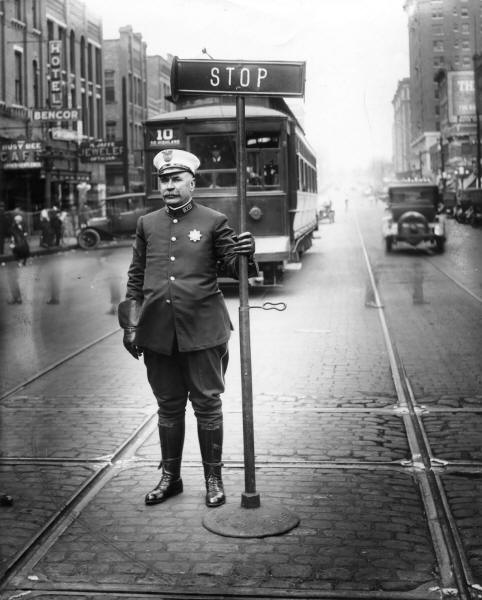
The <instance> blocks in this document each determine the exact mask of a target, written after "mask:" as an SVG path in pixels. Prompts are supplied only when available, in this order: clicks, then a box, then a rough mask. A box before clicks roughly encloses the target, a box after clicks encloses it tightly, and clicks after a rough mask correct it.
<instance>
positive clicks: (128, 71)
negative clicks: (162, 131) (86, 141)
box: [104, 25, 148, 194]
mask: <svg viewBox="0 0 482 600" xmlns="http://www.w3.org/2000/svg"><path fill="white" fill-rule="evenodd" d="M104 77H105V122H106V140H107V141H109V142H113V143H115V144H117V145H119V146H120V147H122V149H123V150H122V153H121V154H120V155H119V160H115V161H112V162H109V163H106V183H107V192H108V193H109V194H116V193H122V192H124V191H141V190H143V189H144V168H143V145H144V135H143V125H142V123H143V121H145V120H146V118H147V115H148V111H147V57H146V44H145V42H143V40H142V35H141V34H140V33H134V31H133V30H132V27H131V26H130V25H128V26H126V27H121V28H120V29H119V38H117V39H112V40H104Z"/></svg>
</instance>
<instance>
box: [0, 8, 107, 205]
mask: <svg viewBox="0 0 482 600" xmlns="http://www.w3.org/2000/svg"><path fill="white" fill-rule="evenodd" d="M103 105H104V99H103V69H102V22H101V20H100V19H99V18H97V17H95V16H94V15H92V14H90V13H89V11H88V10H87V9H86V6H85V4H84V3H83V2H81V1H79V0H8V1H4V2H0V148H1V154H0V195H1V198H2V201H3V202H4V203H5V205H6V208H7V210H11V209H13V208H15V207H20V208H22V209H23V210H25V211H27V212H29V213H34V214H35V213H38V211H40V210H41V209H42V208H44V207H50V206H52V205H54V204H55V205H57V206H59V207H62V208H65V209H68V208H73V207H75V206H76V205H77V206H78V199H79V195H80V196H83V195H85V194H86V192H87V191H88V190H91V193H92V194H94V195H97V194H100V195H101V194H103V193H104V187H103V186H104V167H103V165H84V164H83V163H82V162H81V161H80V152H79V146H80V144H81V143H82V142H83V141H84V140H86V139H94V138H102V137H103V136H104V114H103Z"/></svg>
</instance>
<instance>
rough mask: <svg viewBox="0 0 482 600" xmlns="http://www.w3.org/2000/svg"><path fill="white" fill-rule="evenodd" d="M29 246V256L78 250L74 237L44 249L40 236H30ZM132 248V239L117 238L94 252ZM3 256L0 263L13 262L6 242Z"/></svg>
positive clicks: (65, 238) (106, 242) (103, 243)
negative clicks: (107, 248)
mask: <svg viewBox="0 0 482 600" xmlns="http://www.w3.org/2000/svg"><path fill="white" fill-rule="evenodd" d="M27 239H28V243H29V246H30V256H43V255H48V254H57V253H58V252H68V251H69V250H80V246H79V244H78V241H77V238H76V237H64V238H63V239H62V241H61V242H60V246H51V247H49V248H45V247H43V246H41V245H40V234H33V235H30V236H29V237H28V238H27ZM130 246H132V238H124V239H123V238H119V239H116V240H109V241H103V242H101V243H100V244H99V246H98V247H97V248H95V249H94V250H102V249H104V248H106V247H115V248H120V247H130ZM4 250H5V252H4V254H0V263H7V262H12V261H14V260H15V259H14V257H13V255H12V252H11V250H10V248H9V247H8V243H7V241H5V247H4Z"/></svg>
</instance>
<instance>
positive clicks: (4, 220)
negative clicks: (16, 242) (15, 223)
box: [0, 202, 10, 254]
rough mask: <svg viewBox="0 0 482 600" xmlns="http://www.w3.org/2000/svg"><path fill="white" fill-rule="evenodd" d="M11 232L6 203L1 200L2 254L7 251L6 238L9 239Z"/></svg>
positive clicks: (0, 233) (0, 239)
mask: <svg viewBox="0 0 482 600" xmlns="http://www.w3.org/2000/svg"><path fill="white" fill-rule="evenodd" d="M9 232H10V219H9V216H8V213H7V212H6V211H5V204H4V203H3V202H0V254H4V253H5V240H7V241H8V236H9Z"/></svg>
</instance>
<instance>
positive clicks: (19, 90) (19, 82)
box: [14, 52, 23, 104]
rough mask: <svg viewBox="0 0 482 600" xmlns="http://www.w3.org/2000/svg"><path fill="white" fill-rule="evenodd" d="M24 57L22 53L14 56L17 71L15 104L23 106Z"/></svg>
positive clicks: (16, 53)
mask: <svg viewBox="0 0 482 600" xmlns="http://www.w3.org/2000/svg"><path fill="white" fill-rule="evenodd" d="M22 62H23V56H22V53H21V52H15V55H14V63H15V64H14V69H15V77H14V82H15V90H14V95H15V104H23V70H22Z"/></svg>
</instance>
